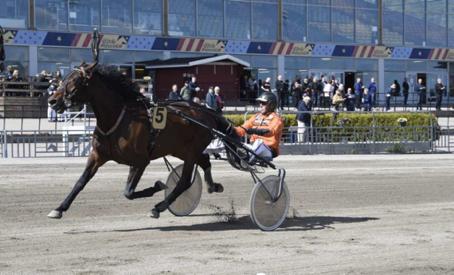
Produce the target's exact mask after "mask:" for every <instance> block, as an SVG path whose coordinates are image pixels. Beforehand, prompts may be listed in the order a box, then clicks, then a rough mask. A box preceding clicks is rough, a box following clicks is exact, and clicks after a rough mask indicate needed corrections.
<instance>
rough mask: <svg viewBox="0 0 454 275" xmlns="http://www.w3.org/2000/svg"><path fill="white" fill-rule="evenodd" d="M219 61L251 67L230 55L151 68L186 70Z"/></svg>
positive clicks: (152, 66)
mask: <svg viewBox="0 0 454 275" xmlns="http://www.w3.org/2000/svg"><path fill="white" fill-rule="evenodd" d="M219 61H231V62H234V63H237V64H239V65H241V66H243V67H250V64H249V62H246V61H244V60H241V59H239V58H237V57H234V56H231V55H229V54H225V55H218V56H213V57H208V58H201V59H198V60H194V61H190V62H188V63H183V64H169V65H165V64H162V65H151V66H150V68H152V69H163V68H184V67H194V66H198V65H207V64H211V63H215V62H219Z"/></svg>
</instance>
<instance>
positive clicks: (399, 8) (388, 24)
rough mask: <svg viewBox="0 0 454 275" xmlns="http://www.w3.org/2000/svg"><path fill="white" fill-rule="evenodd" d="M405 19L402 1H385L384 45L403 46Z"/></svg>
mask: <svg viewBox="0 0 454 275" xmlns="http://www.w3.org/2000/svg"><path fill="white" fill-rule="evenodd" d="M403 33H404V18H403V2H402V0H383V43H384V44H386V45H390V46H399V45H402V44H403V40H404V37H403Z"/></svg>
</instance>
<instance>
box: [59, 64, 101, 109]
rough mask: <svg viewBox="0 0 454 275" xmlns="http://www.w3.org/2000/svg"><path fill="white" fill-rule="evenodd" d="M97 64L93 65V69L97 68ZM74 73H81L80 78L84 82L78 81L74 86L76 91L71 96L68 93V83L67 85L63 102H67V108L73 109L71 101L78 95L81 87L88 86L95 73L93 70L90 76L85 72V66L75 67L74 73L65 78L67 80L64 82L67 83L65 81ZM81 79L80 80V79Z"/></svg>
mask: <svg viewBox="0 0 454 275" xmlns="http://www.w3.org/2000/svg"><path fill="white" fill-rule="evenodd" d="M96 65H97V64H95V65H93V68H92V69H94V68H95V67H96ZM74 72H78V73H79V76H80V78H81V79H82V80H78V81H77V82H79V83H77V82H76V84H75V85H74V86H75V88H74V90H73V91H72V92H71V93H70V94H69V93H68V83H66V84H65V94H64V95H63V100H64V102H65V105H66V106H67V107H71V105H72V101H71V99H72V98H73V97H74V95H75V94H76V93H77V90H78V89H79V88H80V87H81V86H84V87H87V86H88V82H89V81H90V79H91V77H92V73H93V70H92V71H91V72H90V73H89V74H88V73H87V72H86V71H85V68H84V64H82V65H80V66H79V67H75V68H74V69H73V70H72V72H71V73H70V74H68V75H67V76H65V78H64V79H63V82H65V80H66V79H67V78H69V77H70V76H71V75H72V74H73V73H74ZM80 78H79V79H80Z"/></svg>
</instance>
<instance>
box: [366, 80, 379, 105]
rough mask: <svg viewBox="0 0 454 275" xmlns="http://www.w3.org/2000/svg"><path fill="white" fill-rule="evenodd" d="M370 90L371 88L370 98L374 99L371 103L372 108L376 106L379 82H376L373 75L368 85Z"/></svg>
mask: <svg viewBox="0 0 454 275" xmlns="http://www.w3.org/2000/svg"><path fill="white" fill-rule="evenodd" d="M368 90H369V94H370V98H371V99H372V101H371V103H370V105H371V109H372V108H375V99H376V97H377V95H376V94H377V83H375V79H374V78H373V77H372V78H371V79H370V84H369V87H368Z"/></svg>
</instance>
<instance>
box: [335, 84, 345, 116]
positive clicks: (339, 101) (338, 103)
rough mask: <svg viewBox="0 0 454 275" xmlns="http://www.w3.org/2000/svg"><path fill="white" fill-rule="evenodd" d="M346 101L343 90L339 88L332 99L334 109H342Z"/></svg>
mask: <svg viewBox="0 0 454 275" xmlns="http://www.w3.org/2000/svg"><path fill="white" fill-rule="evenodd" d="M342 89H343V88H342ZM344 102H345V98H344V96H343V95H342V90H340V89H338V90H337V91H336V94H335V95H334V96H333V100H332V104H333V106H334V110H336V111H341V110H342V109H343V107H344Z"/></svg>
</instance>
